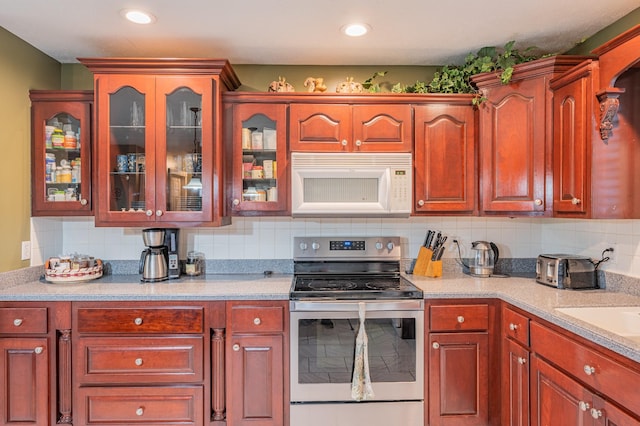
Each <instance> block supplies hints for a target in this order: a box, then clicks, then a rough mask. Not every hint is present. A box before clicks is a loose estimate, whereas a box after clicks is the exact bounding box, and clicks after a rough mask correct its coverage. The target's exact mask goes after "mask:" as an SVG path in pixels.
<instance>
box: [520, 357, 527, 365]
mask: <svg viewBox="0 0 640 426" xmlns="http://www.w3.org/2000/svg"><path fill="white" fill-rule="evenodd" d="M526 363H527V360H526V359H524V358H522V357H521V356H519V357H518V364H520V365H525V364H526Z"/></svg>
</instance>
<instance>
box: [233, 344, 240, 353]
mask: <svg viewBox="0 0 640 426" xmlns="http://www.w3.org/2000/svg"><path fill="white" fill-rule="evenodd" d="M231 348H232V349H233V350H234V351H235V352H238V351H239V350H240V345H239V344H237V343H236V344H235V345H233V346H232V347H231Z"/></svg>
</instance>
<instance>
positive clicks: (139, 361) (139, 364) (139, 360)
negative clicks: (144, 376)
mask: <svg viewBox="0 0 640 426" xmlns="http://www.w3.org/2000/svg"><path fill="white" fill-rule="evenodd" d="M134 362H135V363H136V365H137V366H138V367H139V366H141V365H142V358H136V360H135V361H134Z"/></svg>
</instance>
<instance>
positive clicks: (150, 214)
mask: <svg viewBox="0 0 640 426" xmlns="http://www.w3.org/2000/svg"><path fill="white" fill-rule="evenodd" d="M144 214H146V215H147V216H149V217H151V216H153V210H147V211H146V212H144Z"/></svg>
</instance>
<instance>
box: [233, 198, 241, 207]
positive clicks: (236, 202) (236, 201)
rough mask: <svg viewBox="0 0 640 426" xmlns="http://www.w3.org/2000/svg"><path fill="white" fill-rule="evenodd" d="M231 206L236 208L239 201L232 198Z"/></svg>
mask: <svg viewBox="0 0 640 426" xmlns="http://www.w3.org/2000/svg"><path fill="white" fill-rule="evenodd" d="M232 204H233V205H234V206H237V205H239V204H240V200H238V199H237V198H234V199H233V201H232Z"/></svg>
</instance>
